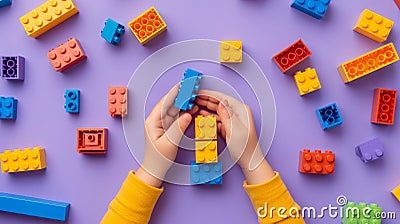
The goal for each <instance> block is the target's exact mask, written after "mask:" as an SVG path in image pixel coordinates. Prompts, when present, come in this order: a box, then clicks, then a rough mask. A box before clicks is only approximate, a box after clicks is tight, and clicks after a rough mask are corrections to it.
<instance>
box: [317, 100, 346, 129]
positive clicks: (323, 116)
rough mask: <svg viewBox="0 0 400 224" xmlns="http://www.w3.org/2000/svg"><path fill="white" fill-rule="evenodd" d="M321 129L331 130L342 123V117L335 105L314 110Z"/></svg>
mask: <svg viewBox="0 0 400 224" xmlns="http://www.w3.org/2000/svg"><path fill="white" fill-rule="evenodd" d="M316 112H317V116H318V119H319V121H320V122H321V126H322V129H324V130H326V129H328V128H333V127H335V126H338V125H341V124H342V123H343V119H342V115H341V114H340V111H339V108H338V106H337V104H336V103H332V104H329V105H327V106H324V107H321V108H319V109H317V110H316Z"/></svg>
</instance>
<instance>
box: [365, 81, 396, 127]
mask: <svg viewBox="0 0 400 224" xmlns="http://www.w3.org/2000/svg"><path fill="white" fill-rule="evenodd" d="M396 101H397V90H391V89H383V88H376V89H374V100H373V102H372V112H371V123H374V124H383V125H393V124H394V116H395V111H396Z"/></svg>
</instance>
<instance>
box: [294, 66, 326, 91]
mask: <svg viewBox="0 0 400 224" xmlns="http://www.w3.org/2000/svg"><path fill="white" fill-rule="evenodd" d="M294 79H295V81H296V85H297V88H298V89H299V94H300V96H303V95H305V94H307V93H311V92H313V91H315V90H319V89H321V83H320V82H319V79H318V75H317V72H316V71H315V68H306V70H305V71H304V72H301V71H298V72H296V74H295V75H294Z"/></svg>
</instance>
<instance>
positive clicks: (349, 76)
mask: <svg viewBox="0 0 400 224" xmlns="http://www.w3.org/2000/svg"><path fill="white" fill-rule="evenodd" d="M398 60H399V55H398V54H397V51H396V48H395V47H394V45H393V43H388V44H386V45H383V46H382V47H379V48H377V49H375V50H372V51H370V52H368V53H365V54H363V55H361V56H359V57H357V58H355V59H352V60H350V61H348V62H345V63H343V64H341V65H339V67H338V71H339V74H340V76H341V77H342V79H343V82H345V83H348V82H351V81H354V80H356V79H358V78H361V77H363V76H366V75H368V74H370V73H372V72H374V71H377V70H379V69H381V68H383V67H386V66H388V65H391V64H393V63H395V62H396V61H398Z"/></svg>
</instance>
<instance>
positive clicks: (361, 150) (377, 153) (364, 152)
mask: <svg viewBox="0 0 400 224" xmlns="http://www.w3.org/2000/svg"><path fill="white" fill-rule="evenodd" d="M384 152H385V148H384V147H383V143H382V142H381V140H379V139H378V138H374V139H372V140H370V141H368V142H365V143H363V144H360V145H357V146H356V148H355V153H356V155H357V156H358V157H360V159H361V161H363V162H364V163H368V162H371V161H374V160H377V159H380V158H382V157H383V154H384Z"/></svg>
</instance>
